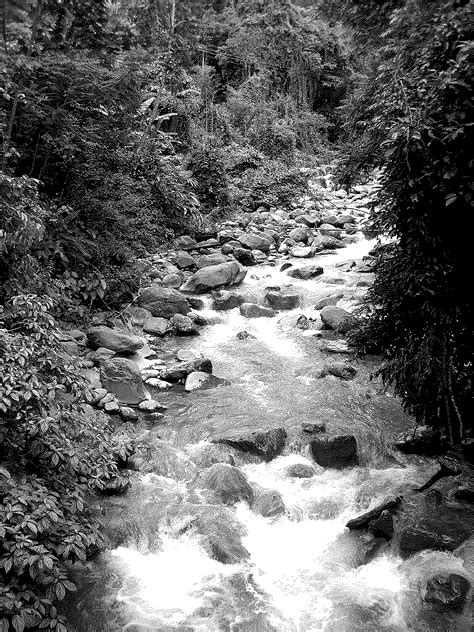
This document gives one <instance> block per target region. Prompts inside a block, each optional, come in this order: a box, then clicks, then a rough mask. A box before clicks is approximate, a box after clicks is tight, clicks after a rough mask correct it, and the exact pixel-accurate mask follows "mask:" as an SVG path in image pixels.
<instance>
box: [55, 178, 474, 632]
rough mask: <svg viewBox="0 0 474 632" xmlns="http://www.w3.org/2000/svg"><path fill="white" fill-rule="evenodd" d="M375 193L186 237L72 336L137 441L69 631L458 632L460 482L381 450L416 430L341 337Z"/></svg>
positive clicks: (299, 205) (466, 564)
mask: <svg viewBox="0 0 474 632" xmlns="http://www.w3.org/2000/svg"><path fill="white" fill-rule="evenodd" d="M375 187H376V184H375V183H373V184H370V185H368V186H367V187H359V188H358V189H356V190H355V191H354V192H353V194H351V195H350V196H347V195H346V194H345V192H344V191H337V190H336V191H335V190H334V189H333V188H332V185H331V178H330V176H329V175H328V174H327V173H321V174H320V175H319V176H318V178H317V179H315V181H314V183H313V185H312V194H310V195H308V196H307V197H306V199H303V200H300V201H298V202H295V208H294V209H293V210H290V212H288V211H286V210H283V209H268V208H267V207H266V206H265V205H262V206H261V207H260V208H257V209H256V210H254V211H252V212H248V213H242V214H241V216H239V217H237V218H235V219H232V220H229V221H225V222H223V223H222V225H221V226H219V227H218V231H217V232H215V231H210V232H208V233H207V234H206V233H204V234H203V235H201V238H202V239H201V240H200V241H199V242H198V243H196V242H193V241H192V240H191V239H190V238H180V239H179V240H177V244H176V245H177V248H176V249H175V250H173V251H171V252H166V253H161V254H160V255H156V256H154V257H152V258H151V259H148V260H146V261H144V262H143V270H144V287H145V289H143V290H142V292H141V294H140V296H139V298H138V305H134V306H130V307H128V308H126V309H125V310H124V312H123V313H122V316H121V318H120V319H118V320H115V321H114V322H110V321H109V316H108V315H107V314H103V315H100V314H98V315H97V316H96V320H95V322H94V323H93V327H92V328H91V329H90V330H89V331H88V332H87V339H86V338H85V336H83V335H82V334H81V332H76V333H75V334H74V335H75V336H76V337H75V341H79V344H80V345H82V350H81V348H80V347H79V346H78V348H77V350H76V349H75V348H73V344H78V342H75V341H74V340H71V339H70V340H68V341H66V343H69V345H70V347H69V350H70V351H71V352H74V351H79V352H81V351H82V354H83V358H84V359H85V365H86V367H87V371H88V373H87V374H88V376H89V378H90V380H91V383H92V385H93V386H94V387H95V389H96V390H95V393H94V395H93V397H92V398H91V402H90V404H91V405H93V406H98V407H100V408H102V409H104V410H105V411H106V412H107V413H109V414H112V415H114V417H113V419H115V420H116V423H117V426H118V428H123V431H124V432H128V431H130V432H133V433H134V434H135V435H137V436H139V437H140V442H139V443H140V444H141V446H142V447H141V448H139V449H138V450H137V452H136V453H135V454H134V455H130V456H129V458H128V459H127V461H126V463H124V465H125V466H126V467H128V468H131V469H133V470H135V473H134V475H133V479H134V481H133V484H132V487H131V489H130V490H128V491H127V492H126V493H125V494H124V495H121V494H120V492H124V491H125V490H124V489H121V488H120V487H119V486H117V487H116V488H115V489H114V487H113V485H112V486H111V488H110V489H109V492H110V493H111V494H113V492H116V493H118V495H111V496H110V497H108V498H102V499H100V500H99V501H98V504H97V510H98V512H101V513H102V514H103V517H104V522H105V523H106V530H107V533H108V535H109V537H110V542H111V550H110V551H109V552H108V553H106V554H104V555H102V556H101V558H100V559H99V560H98V561H94V562H90V563H89V566H88V568H87V569H86V571H85V573H84V574H83V576H82V578H81V584H82V586H83V591H82V592H81V593H80V595H79V597H78V599H77V601H76V603H71V604H70V609H71V613H70V616H71V620H72V621H73V622H75V623H76V626H77V629H78V630H79V631H80V632H86V631H89V630H90V631H92V630H94V631H96V630H104V631H105V630H110V631H115V630H123V629H126V630H135V631H136V632H138V631H139V630H163V631H165V630H181V631H184V630H187V631H191V630H216V631H217V630H233V631H237V630H240V631H242V632H245V631H251V630H255V631H257V630H258V631H261V630H262V631H265V630H272V631H278V632H280V631H286V630H288V631H290V630H291V631H293V630H294V631H298V632H299V631H301V632H302V631H309V630H330V631H333V632H345V631H347V632H349V631H351V632H352V631H353V630H364V631H365V630H374V631H375V630H390V631H394V632H395V631H396V632H398V631H400V632H401V631H403V630H420V631H421V630H440V631H441V630H443V631H444V630H453V631H454V630H460V631H461V630H467V629H469V626H470V620H469V611H468V601H469V595H470V590H471V589H470V582H471V581H472V573H473V564H474V557H473V547H472V540H469V532H470V528H469V525H470V524H472V517H473V516H472V510H471V505H470V502H472V498H471V497H470V496H469V492H468V491H466V492H465V493H464V495H463V490H466V489H467V487H466V485H467V483H468V482H469V480H468V476H469V472H467V470H466V468H465V467H464V468H463V471H462V473H460V474H456V473H457V472H458V469H457V468H458V466H457V465H456V464H455V463H451V466H449V467H451V471H450V472H449V476H446V474H447V471H446V469H445V470H444V471H440V464H439V461H437V460H436V459H433V458H426V457H417V456H407V455H403V454H401V453H400V452H397V451H395V450H393V449H392V444H393V443H394V441H395V440H396V437H397V436H398V434H399V433H400V432H403V431H406V430H409V429H410V428H411V427H412V425H413V422H412V420H411V419H410V418H408V417H407V416H406V415H405V414H404V413H403V412H402V410H401V408H400V404H399V402H398V401H397V400H396V399H394V398H393V397H391V396H390V393H389V392H386V390H385V389H384V388H383V386H382V385H381V384H380V383H379V382H378V381H377V380H371V379H370V377H371V374H372V372H373V370H374V368H375V367H376V366H377V362H378V360H377V358H367V359H365V360H364V361H356V360H355V358H354V356H353V353H352V351H351V349H350V348H349V347H348V346H347V344H346V340H345V334H346V333H347V332H348V331H349V330H350V329H351V327H353V326H354V325H355V320H354V317H353V316H352V315H351V313H352V311H353V310H354V309H355V308H356V306H357V304H358V302H359V301H360V299H361V298H362V296H363V294H364V292H365V291H366V288H367V287H368V285H369V284H370V283H371V280H372V274H373V272H372V263H373V257H372V256H371V255H370V252H371V250H372V248H374V246H376V243H375V241H370V240H368V239H367V238H366V236H365V235H364V233H363V232H362V230H361V229H363V228H364V220H365V218H366V217H367V210H368V205H369V204H370V201H371V193H372V191H373V189H374V188H375ZM310 193H311V190H310ZM147 288H151V290H150V289H147ZM110 325H112V327H110ZM80 334H81V335H80ZM198 334H199V335H198ZM74 335H72V336H71V338H74ZM86 340H87V345H89V346H90V347H93V350H87V348H86ZM211 376H212V377H211ZM255 432H257V433H260V434H258V435H257V436H255V435H254V434H253V433H255ZM337 437H344V439H343V440H340V439H336V438H337ZM341 441H342V443H341ZM443 464H444V467H445V468H446V467H448V465H446V463H445V462H443ZM440 472H441V473H442V474H443V477H442V478H440V480H438V481H434V482H433V484H431V482H432V481H433V477H434V476H436V475H437V474H439V473H440ZM423 487H425V489H421V491H420V488H423ZM400 497H403V500H402V501H401V502H398V504H396V505H395V506H394V507H391V506H390V508H389V509H388V510H387V509H385V510H384V509H383V508H382V509H380V511H378V510H377V508H380V507H381V506H382V507H383V506H384V503H386V502H387V501H394V500H395V499H398V498H400ZM469 500H470V502H469ZM370 510H375V514H374V515H373V516H372V517H370V518H368V519H367V520H365V521H362V528H359V527H357V528H355V529H354V530H351V529H349V528H347V527H346V525H347V524H348V523H349V521H350V520H351V519H353V518H355V517H356V516H358V515H360V514H364V512H367V511H370ZM440 577H442V578H445V579H440ZM430 582H431V583H430Z"/></svg>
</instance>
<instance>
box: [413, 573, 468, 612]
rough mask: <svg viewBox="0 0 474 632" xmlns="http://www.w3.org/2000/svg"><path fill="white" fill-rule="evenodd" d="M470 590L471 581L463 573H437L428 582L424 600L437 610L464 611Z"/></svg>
mask: <svg viewBox="0 0 474 632" xmlns="http://www.w3.org/2000/svg"><path fill="white" fill-rule="evenodd" d="M470 590H471V583H470V581H469V580H468V579H466V577H463V576H462V575H458V574H456V573H450V574H449V575H444V574H440V575H435V576H434V577H432V578H431V579H430V580H428V582H427V583H426V590H425V595H424V601H425V603H428V604H430V605H431V606H432V607H433V609H434V610H436V611H437V612H462V611H463V610H464V607H465V605H466V602H467V596H468V594H469V591H470Z"/></svg>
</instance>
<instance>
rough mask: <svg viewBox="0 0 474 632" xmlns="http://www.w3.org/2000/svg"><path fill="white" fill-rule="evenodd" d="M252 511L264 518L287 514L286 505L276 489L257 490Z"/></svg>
mask: <svg viewBox="0 0 474 632" xmlns="http://www.w3.org/2000/svg"><path fill="white" fill-rule="evenodd" d="M252 509H253V511H254V512H255V513H258V514H260V515H261V516H263V517H264V518H273V517H274V516H280V515H281V514H284V513H285V510H286V508H285V503H284V502H283V498H282V496H281V494H280V492H277V491H276V490H275V489H257V490H256V491H255V492H254V501H253V504H252Z"/></svg>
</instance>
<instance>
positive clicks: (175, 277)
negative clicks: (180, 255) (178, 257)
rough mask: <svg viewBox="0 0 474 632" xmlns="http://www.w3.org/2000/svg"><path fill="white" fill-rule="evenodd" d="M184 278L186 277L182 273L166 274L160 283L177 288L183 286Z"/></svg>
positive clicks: (163, 285)
mask: <svg viewBox="0 0 474 632" xmlns="http://www.w3.org/2000/svg"><path fill="white" fill-rule="evenodd" d="M183 280H184V277H183V276H182V275H181V274H166V275H165V276H164V277H163V278H162V279H161V281H160V282H159V285H161V286H162V287H169V288H172V289H175V290H177V289H178V288H179V287H181V285H182V283H183Z"/></svg>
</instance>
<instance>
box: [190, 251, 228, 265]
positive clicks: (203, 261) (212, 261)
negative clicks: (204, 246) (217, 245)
mask: <svg viewBox="0 0 474 632" xmlns="http://www.w3.org/2000/svg"><path fill="white" fill-rule="evenodd" d="M227 260H228V259H227V257H225V256H224V255H223V254H220V253H219V252H215V253H212V254H210V255H202V256H201V257H197V259H196V265H197V267H198V268H199V269H201V268H208V267H209V266H218V265H220V264H221V263H226V262H227Z"/></svg>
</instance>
